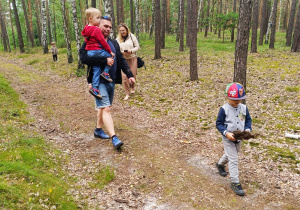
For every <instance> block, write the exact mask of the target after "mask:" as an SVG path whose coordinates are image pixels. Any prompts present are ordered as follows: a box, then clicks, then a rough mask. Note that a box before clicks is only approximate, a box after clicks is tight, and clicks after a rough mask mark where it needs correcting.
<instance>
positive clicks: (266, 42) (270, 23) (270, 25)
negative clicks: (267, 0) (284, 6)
mask: <svg viewBox="0 0 300 210" xmlns="http://www.w3.org/2000/svg"><path fill="white" fill-rule="evenodd" d="M273 15H274V2H273V5H272V9H271V14H270V16H269V22H268V29H267V33H266V37H265V44H268V43H269V38H270V30H271V27H272V25H273V24H272V17H273Z"/></svg>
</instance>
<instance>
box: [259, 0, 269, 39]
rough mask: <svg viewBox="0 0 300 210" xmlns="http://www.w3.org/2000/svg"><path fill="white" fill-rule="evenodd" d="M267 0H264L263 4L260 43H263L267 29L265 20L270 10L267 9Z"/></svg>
mask: <svg viewBox="0 0 300 210" xmlns="http://www.w3.org/2000/svg"><path fill="white" fill-rule="evenodd" d="M267 3H268V2H267V0H263V6H262V9H261V20H260V34H259V42H258V45H263V41H264V36H265V31H266V28H267V26H266V24H265V20H266V19H267V18H268V10H267Z"/></svg>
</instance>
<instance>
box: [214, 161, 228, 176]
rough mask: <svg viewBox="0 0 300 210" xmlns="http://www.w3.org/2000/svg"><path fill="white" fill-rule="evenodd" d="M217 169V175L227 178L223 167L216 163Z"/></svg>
mask: <svg viewBox="0 0 300 210" xmlns="http://www.w3.org/2000/svg"><path fill="white" fill-rule="evenodd" d="M216 166H217V169H218V170H219V174H220V175H221V176H224V177H225V176H227V172H226V171H225V166H222V165H219V164H218V163H216Z"/></svg>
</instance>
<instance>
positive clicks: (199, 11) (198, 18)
mask: <svg viewBox="0 0 300 210" xmlns="http://www.w3.org/2000/svg"><path fill="white" fill-rule="evenodd" d="M202 1H203V0H200V3H199V8H198V15H197V30H198V31H199V25H200V24H199V23H200V17H201V15H200V14H201V9H202Z"/></svg>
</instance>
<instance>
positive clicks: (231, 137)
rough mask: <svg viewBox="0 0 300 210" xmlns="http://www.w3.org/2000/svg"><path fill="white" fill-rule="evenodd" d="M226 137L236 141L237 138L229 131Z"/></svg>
mask: <svg viewBox="0 0 300 210" xmlns="http://www.w3.org/2000/svg"><path fill="white" fill-rule="evenodd" d="M226 137H227V138H228V139H229V140H231V141H235V140H236V139H235V138H234V134H233V133H231V132H227V133H226Z"/></svg>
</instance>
